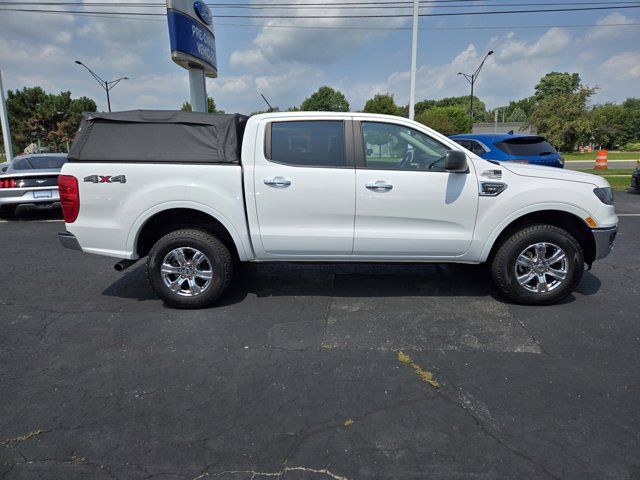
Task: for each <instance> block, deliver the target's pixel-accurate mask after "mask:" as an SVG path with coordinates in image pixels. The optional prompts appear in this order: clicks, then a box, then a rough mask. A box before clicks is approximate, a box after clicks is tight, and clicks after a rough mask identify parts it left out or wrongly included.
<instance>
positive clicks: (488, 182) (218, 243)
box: [59, 111, 618, 308]
mask: <svg viewBox="0 0 640 480" xmlns="http://www.w3.org/2000/svg"><path fill="white" fill-rule="evenodd" d="M59 188H60V197H61V203H62V207H63V213H64V218H65V222H66V232H64V233H60V234H59V237H60V241H61V243H62V244H63V245H64V246H65V247H68V248H73V249H78V250H82V251H83V252H86V253H94V254H99V255H107V256H111V257H115V258H119V259H122V260H121V261H120V262H118V263H117V264H116V269H117V270H123V269H124V268H126V267H127V266H129V265H130V264H132V263H134V262H135V261H136V260H138V259H140V258H142V257H145V256H146V257H148V260H147V269H148V278H149V281H150V283H151V286H152V287H153V289H154V290H155V292H156V293H157V294H158V295H159V296H160V297H161V298H162V299H163V300H164V301H165V302H166V303H167V304H169V305H172V306H176V307H181V308H198V307H205V306H208V305H211V304H213V303H214V302H215V301H216V300H217V299H218V298H219V297H220V296H221V295H222V294H223V293H224V291H225V289H226V288H227V286H228V285H229V282H230V280H231V277H232V275H233V269H234V264H235V263H236V262H278V261H286V262H318V261H324V262H457V263H471V264H479V263H483V262H489V264H490V270H491V276H492V278H493V280H494V282H495V284H496V287H497V288H498V290H500V292H502V293H503V294H504V295H505V296H506V297H507V298H509V299H511V300H512V301H515V302H518V303H523V304H531V305H542V304H549V303H553V302H557V301H559V300H561V299H563V298H564V297H566V296H567V295H569V294H570V293H571V292H572V291H573V290H574V288H575V287H576V286H577V284H578V283H579V282H580V279H581V277H582V274H583V271H584V267H585V264H586V265H588V266H589V267H591V264H592V263H593V262H594V261H595V260H597V259H599V258H602V257H604V256H605V255H607V254H608V253H609V252H610V251H611V249H612V246H613V242H614V239H615V236H616V231H617V223H618V218H617V216H616V214H615V211H614V207H613V192H612V190H611V188H610V187H609V184H608V183H607V181H606V180H604V179H603V178H601V177H598V176H594V175H589V174H585V173H579V172H573V171H570V170H566V169H558V168H551V167H540V166H533V165H521V164H511V163H502V164H499V163H497V162H490V161H486V160H483V159H481V158H479V157H477V156H476V155H474V154H473V153H471V152H470V151H468V150H465V149H464V148H463V147H461V146H460V145H458V144H457V143H455V142H453V141H452V140H450V139H448V138H447V137H445V136H443V135H441V134H439V133H437V132H435V131H433V130H431V129H429V128H427V127H425V126H424V125H421V124H419V123H416V122H414V121H410V120H407V119H405V118H400V117H393V116H386V115H373V114H363V113H326V112H322V113H320V112H288V113H268V114H261V115H256V116H252V117H250V118H248V119H247V117H243V116H241V115H207V114H198V113H185V112H169V111H131V112H119V113H113V114H106V113H101V114H95V113H94V114H85V117H84V119H83V122H82V124H81V127H80V130H79V132H78V135H77V137H76V140H75V141H74V144H73V147H72V149H71V152H70V155H69V163H67V164H66V165H65V166H64V167H63V169H62V175H61V176H60V179H59Z"/></svg>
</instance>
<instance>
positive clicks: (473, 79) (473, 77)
mask: <svg viewBox="0 0 640 480" xmlns="http://www.w3.org/2000/svg"><path fill="white" fill-rule="evenodd" d="M489 55H493V50H489V53H487V54H486V55H485V56H484V58H483V59H482V63H480V65H479V66H478V68H477V69H476V71H475V72H474V73H472V74H471V75H469V74H468V73H462V72H458V75H462V76H463V77H464V78H466V79H467V82H469V83H470V84H471V100H470V102H469V103H470V106H469V116H470V117H471V125H473V84H474V83H475V82H476V80H477V79H478V75H479V74H480V70H481V69H482V66H483V65H484V62H486V61H487V58H488V57H489Z"/></svg>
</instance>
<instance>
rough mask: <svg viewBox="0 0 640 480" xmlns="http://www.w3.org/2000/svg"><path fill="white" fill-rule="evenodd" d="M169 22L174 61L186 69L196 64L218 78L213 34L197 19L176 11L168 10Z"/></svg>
mask: <svg viewBox="0 0 640 480" xmlns="http://www.w3.org/2000/svg"><path fill="white" fill-rule="evenodd" d="M167 20H168V21H169V39H170V41H171V56H172V57H173V58H174V60H175V61H176V62H177V63H179V64H180V65H182V66H184V67H188V64H189V63H195V64H197V65H200V66H201V67H202V68H204V70H205V73H207V74H209V75H210V76H217V71H218V61H217V59H216V38H215V37H214V36H213V34H212V33H211V32H210V31H209V30H208V29H207V28H205V27H204V26H203V25H202V24H200V23H199V22H198V21H196V20H195V19H193V18H191V17H189V16H187V15H185V14H183V13H181V12H178V11H176V10H172V9H168V10H167Z"/></svg>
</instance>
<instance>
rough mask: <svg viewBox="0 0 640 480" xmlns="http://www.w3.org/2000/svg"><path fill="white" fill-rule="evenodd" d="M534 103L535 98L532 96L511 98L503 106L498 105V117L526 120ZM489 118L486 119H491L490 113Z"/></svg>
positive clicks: (505, 119) (512, 120) (510, 119)
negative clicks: (517, 98) (518, 98)
mask: <svg viewBox="0 0 640 480" xmlns="http://www.w3.org/2000/svg"><path fill="white" fill-rule="evenodd" d="M534 104H535V98H534V97H533V96H531V97H527V98H523V99H520V100H512V101H510V102H509V104H508V105H506V106H504V107H498V108H497V110H498V114H499V119H500V120H502V119H504V121H506V122H525V123H526V122H527V121H528V120H529V115H531V112H532V111H533V106H534ZM488 116H489V117H490V118H489V120H488V121H491V120H493V118H492V117H493V116H492V115H490V114H489V115H488Z"/></svg>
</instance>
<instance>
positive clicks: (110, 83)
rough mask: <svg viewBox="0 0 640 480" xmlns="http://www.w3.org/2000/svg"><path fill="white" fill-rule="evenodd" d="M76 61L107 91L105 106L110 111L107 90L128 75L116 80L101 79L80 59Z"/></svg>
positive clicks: (126, 78)
mask: <svg viewBox="0 0 640 480" xmlns="http://www.w3.org/2000/svg"><path fill="white" fill-rule="evenodd" d="M76 63H77V64H78V65H82V66H83V67H84V68H86V69H87V71H88V72H89V73H90V74H91V75H92V76H93V78H95V79H96V81H97V82H98V83H99V84H100V86H101V87H102V88H104V91H105V92H107V107H108V108H109V111H111V99H110V98H109V90H111V89H112V88H113V87H115V86H116V85H117V84H118V83H120V81H121V80H129V77H120V78H118V79H116V80H111V81H106V80H103V79H102V78H100V77H99V76H98V75H97V74H96V73H95V72H94V71H93V70H91V69H90V68H89V67H87V66H86V65H85V64H84V63H82V62H81V61H80V60H76Z"/></svg>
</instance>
